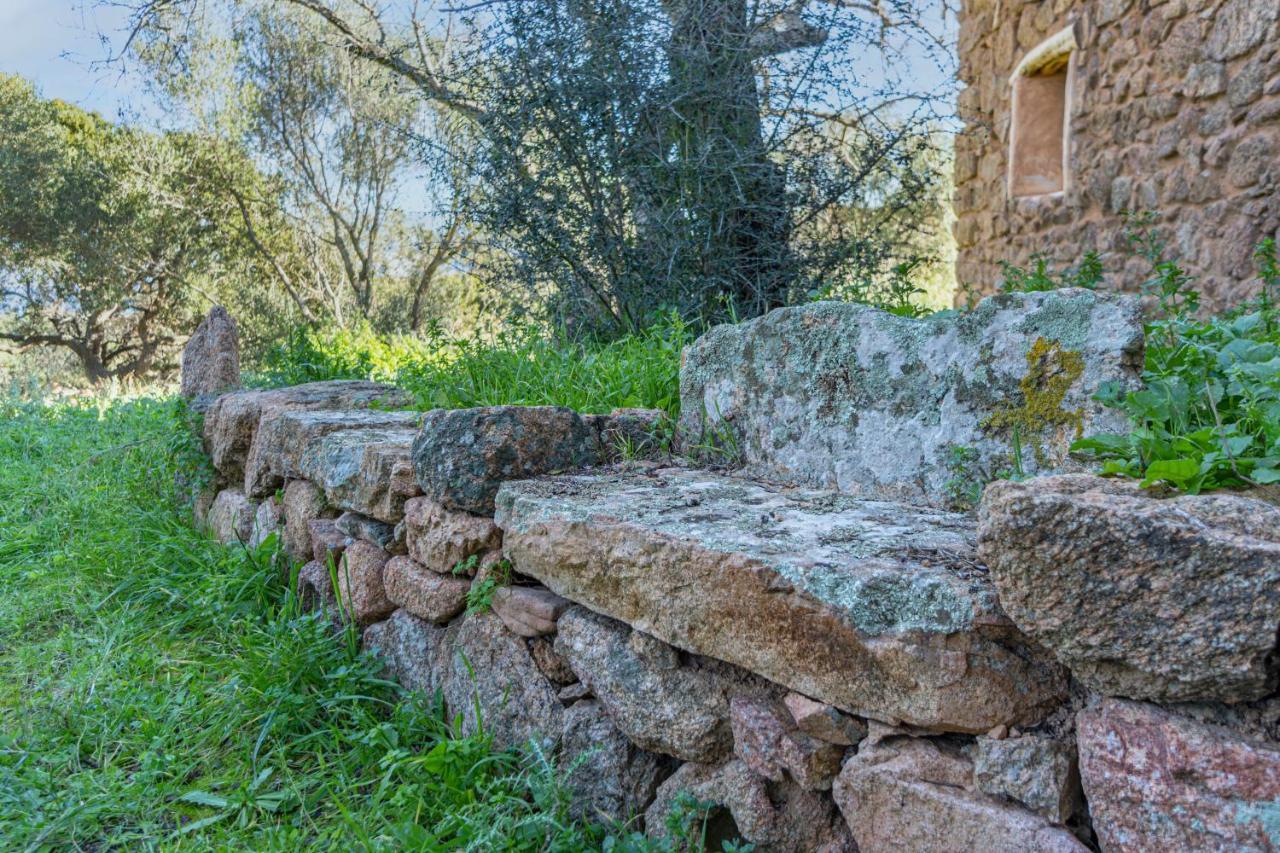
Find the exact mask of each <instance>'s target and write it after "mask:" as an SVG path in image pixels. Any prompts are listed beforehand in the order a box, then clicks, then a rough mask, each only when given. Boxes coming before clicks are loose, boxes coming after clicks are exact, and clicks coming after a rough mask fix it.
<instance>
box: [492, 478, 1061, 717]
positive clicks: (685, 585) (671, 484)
mask: <svg viewBox="0 0 1280 853" xmlns="http://www.w3.org/2000/svg"><path fill="white" fill-rule="evenodd" d="M496 520H497V523H498V525H499V526H500V527H502V528H503V531H504V550H505V552H506V555H507V556H508V557H509V558H510V559H511V560H512V561H513V562H514V565H515V568H516V569H517V571H520V572H522V573H525V574H528V575H532V576H534V577H536V578H538V579H539V580H540V581H542V582H543V583H544V584H546V585H547V586H548V587H550V588H551V589H552V590H554V591H555V592H557V593H559V594H560V595H563V596H565V597H566V598H569V599H571V600H573V601H576V602H580V603H582V604H585V605H586V606H587V607H589V608H591V609H592V610H595V611H597V612H600V613H604V614H607V615H609V616H612V617H614V618H615V619H619V620H621V621H623V622H626V623H628V624H630V625H631V626H632V627H634V628H636V629H638V630H640V631H644V632H646V633H648V634H651V635H653V636H655V637H657V638H659V639H661V640H663V641H665V642H667V643H670V644H672V645H674V646H677V647H678V648H681V649H684V650H686V651H689V652H694V653H697V654H702V655H707V656H710V657H714V658H719V659H720V660H725V661H729V662H730V663H734V664H737V665H739V666H741V667H744V668H746V669H748V670H751V671H752V672H756V673H758V674H760V675H762V676H764V677H766V678H768V679H770V680H772V681H775V682H778V683H780V684H783V685H786V686H787V687H790V688H792V689H793V690H796V691H798V692H800V693H803V694H805V695H806V696H811V697H814V698H817V699H821V700H823V701H825V702H829V703H830V704H832V705H836V706H837V707H840V708H842V709H844V710H847V711H851V712H854V713H857V714H861V715H865V716H870V717H875V718H877V719H881V720H886V721H890V722H893V721H901V722H905V723H909V724H911V725H915V726H922V727H928V728H932V729H938V730H947V731H962V732H983V731H987V730H989V729H991V728H992V727H994V726H996V725H1000V724H1005V725H1015V724H1018V725H1023V724H1027V723H1030V722H1032V721H1035V720H1037V719H1039V718H1041V717H1042V716H1043V715H1044V714H1045V713H1046V712H1047V711H1049V710H1050V709H1052V708H1053V707H1054V706H1055V705H1056V704H1057V703H1058V702H1059V701H1060V699H1061V698H1062V696H1063V695H1065V689H1066V687H1065V678H1064V671H1063V670H1062V669H1061V668H1060V667H1059V666H1058V665H1056V664H1055V663H1053V662H1052V660H1051V658H1049V657H1048V656H1047V654H1045V653H1044V652H1042V651H1040V650H1038V649H1035V648H1034V647H1032V646H1030V645H1029V644H1028V643H1027V642H1026V641H1025V639H1024V638H1023V637H1022V635H1021V634H1020V633H1019V632H1018V631H1017V629H1016V628H1015V627H1014V626H1013V625H1012V623H1011V622H1009V620H1008V619H1007V618H1005V616H1004V614H1003V613H1002V612H1001V611H1000V608H999V605H998V603H997V601H996V596H995V591H994V589H993V587H992V585H991V583H990V581H989V579H988V578H987V573H986V570H985V568H983V567H982V566H981V565H980V564H979V563H978V562H977V561H976V558H975V556H974V527H973V522H972V521H971V520H970V519H969V518H968V517H966V516H963V515H959V514H955V513H948V512H944V511H941V510H936V509H930V508H923V507H915V506H908V505H904V504H898V503H892V502H887V501H871V500H858V499H855V498H851V497H849V496H847V495H841V494H838V493H834V492H819V491H809V490H800V489H783V488H778V487H772V486H768V485H765V484H762V483H759V482H754V481H748V480H743V479H738V478H734V477H730V476H725V475H720V474H714V473H710V472H707V471H693V470H689V469H680V468H665V469H657V470H654V469H649V470H621V469H619V470H611V471H606V472H602V473H596V474H582V475H570V476H560V477H549V478H543V479H539V480H526V481H519V482H509V483H505V484H503V486H502V488H501V490H500V491H499V492H498V497H497V517H496Z"/></svg>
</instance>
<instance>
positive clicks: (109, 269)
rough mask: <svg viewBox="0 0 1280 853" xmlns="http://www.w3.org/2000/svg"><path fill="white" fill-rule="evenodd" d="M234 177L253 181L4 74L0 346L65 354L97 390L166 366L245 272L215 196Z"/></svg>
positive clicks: (185, 144) (179, 141) (233, 154)
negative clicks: (222, 287)
mask: <svg viewBox="0 0 1280 853" xmlns="http://www.w3.org/2000/svg"><path fill="white" fill-rule="evenodd" d="M228 171H239V172H240V173H241V174H242V175H246V176H252V175H253V171H252V167H251V164H249V163H248V161H247V160H246V159H245V158H244V157H243V156H242V154H240V153H239V152H237V151H235V150H231V149H227V148H225V147H221V146H218V145H214V144H210V142H209V141H208V140H204V139H201V138H199V137H195V136H192V135H190V134H181V133H169V134H156V133H148V132H144V131H140V130H137V129H133V128H128V127H120V126H115V125H112V124H110V123H108V122H106V121H104V120H103V119H102V118H100V117H99V116H97V115H95V114H92V113H86V112H84V111H82V110H80V109H78V108H76V107H74V106H71V105H69V104H66V103H63V102H60V101H55V100H45V99H43V98H41V97H40V96H39V94H38V93H37V92H36V90H35V89H34V87H33V86H32V85H31V84H29V83H28V82H26V81H25V80H23V79H22V78H19V77H13V76H0V198H3V199H4V200H5V203H4V204H3V205H0V314H2V315H3V318H2V319H3V322H2V323H0V343H4V344H6V345H7V346H8V347H9V348H27V347H33V346H46V347H53V348H58V349H62V350H65V351H69V352H71V353H73V354H74V355H75V357H76V359H77V360H78V361H79V363H80V365H81V367H82V368H83V370H84V374H85V376H86V377H87V378H88V379H89V380H91V381H94V382H99V381H103V380H106V379H111V378H129V377H138V376H142V375H145V374H147V373H150V372H152V371H154V370H157V369H159V368H161V367H163V366H165V363H166V361H167V360H168V359H170V358H171V356H172V355H173V353H174V348H175V345H176V343H177V341H178V340H180V339H181V338H182V336H183V335H184V334H185V333H186V332H188V331H189V330H190V328H191V327H192V326H193V325H194V322H195V319H196V314H197V312H198V311H199V307H198V306H199V304H200V302H201V300H200V299H199V298H198V297H199V294H200V293H202V292H205V293H207V292H209V291H211V290H213V289H214V288H216V287H218V286H219V284H220V281H221V279H222V278H223V277H224V276H225V275H226V274H227V273H228V271H229V270H232V269H234V268H236V267H237V265H238V264H240V263H241V262H242V261H243V257H244V256H243V248H244V247H243V245H242V244H241V243H240V241H239V238H238V236H237V234H236V232H235V229H234V227H232V223H233V216H234V211H233V210H232V209H231V208H230V206H229V205H228V204H227V203H226V201H225V199H223V198H222V197H221V195H220V194H219V193H218V192H216V191H215V189H214V184H215V183H216V180H217V176H220V175H226V174H227V173H228ZM213 298H214V297H210V299H209V300H207V301H212V299H213ZM206 304H207V302H206Z"/></svg>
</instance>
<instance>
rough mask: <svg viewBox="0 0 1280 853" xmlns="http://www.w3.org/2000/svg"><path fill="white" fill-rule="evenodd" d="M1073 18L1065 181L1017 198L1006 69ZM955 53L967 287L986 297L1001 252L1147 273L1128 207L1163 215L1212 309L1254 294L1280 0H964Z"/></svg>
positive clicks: (1272, 186) (1267, 206)
mask: <svg viewBox="0 0 1280 853" xmlns="http://www.w3.org/2000/svg"><path fill="white" fill-rule="evenodd" d="M1067 28H1072V29H1073V31H1074V39H1075V44H1076V48H1075V51H1074V56H1073V57H1072V62H1071V67H1070V69H1069V71H1068V72H1067V73H1068V74H1069V75H1070V83H1069V89H1068V94H1069V101H1070V103H1069V105H1068V107H1067V132H1066V139H1067V142H1066V145H1067V151H1066V166H1067V172H1068V177H1067V185H1066V188H1065V191H1064V192H1062V193H1060V194H1046V195H1033V196H1025V197H1013V196H1012V194H1011V193H1010V169H1009V156H1010V142H1011V135H1012V134H1013V132H1014V127H1015V126H1021V125H1020V124H1017V125H1015V118H1014V116H1013V115H1012V113H1013V103H1012V97H1011V95H1012V89H1013V85H1012V83H1011V75H1013V74H1014V72H1015V69H1017V68H1018V66H1019V63H1020V62H1022V61H1023V59H1024V57H1027V56H1028V54H1030V53H1032V52H1033V51H1035V49H1036V48H1037V46H1038V45H1040V44H1042V43H1044V42H1045V41H1046V40H1047V39H1050V38H1051V37H1052V36H1053V35H1054V34H1056V33H1060V32H1062V31H1064V30H1065V29H1067ZM959 52H960V76H961V79H962V81H963V83H964V84H965V85H966V86H967V88H965V89H964V90H963V91H962V93H961V95H960V114H961V118H962V120H963V121H964V123H965V131H964V132H963V133H962V134H961V135H960V137H959V138H958V139H957V142H956V164H955V206H956V213H957V217H958V219H957V223H956V228H955V233H956V239H957V242H958V244H959V259H958V266H957V278H958V280H959V281H960V282H961V284H962V285H968V286H971V287H973V288H975V289H977V290H978V291H979V292H983V293H990V292H991V291H992V290H994V289H995V288H996V287H997V286H998V284H999V282H1000V280H1001V270H1000V267H999V261H1001V260H1008V261H1010V262H1013V263H1015V264H1020V265H1025V264H1027V262H1028V261H1029V260H1030V258H1031V256H1032V255H1033V254H1034V253H1041V254H1043V255H1045V256H1047V257H1048V258H1050V259H1051V260H1052V261H1054V262H1056V263H1057V264H1060V265H1068V264H1075V263H1077V262H1078V261H1079V260H1080V258H1081V257H1082V256H1083V254H1084V253H1085V252H1086V251H1090V250H1093V251H1097V252H1099V253H1100V254H1101V255H1102V256H1103V262H1104V266H1105V268H1106V270H1107V272H1108V276H1107V282H1108V286H1117V287H1119V288H1121V289H1124V290H1129V291H1134V290H1136V289H1137V288H1138V287H1139V285H1140V284H1141V282H1142V281H1143V279H1144V278H1145V277H1146V275H1147V274H1148V273H1147V272H1146V271H1145V268H1144V266H1143V264H1142V263H1141V262H1139V261H1137V260H1136V259H1134V258H1133V257H1132V256H1131V255H1130V254H1129V253H1128V251H1127V245H1126V240H1125V223H1124V220H1123V217H1122V212H1123V211H1126V210H1131V211H1154V212H1156V213H1157V216H1158V219H1157V224H1156V227H1157V231H1158V233H1159V234H1160V236H1161V237H1163V238H1164V239H1165V240H1166V241H1167V242H1168V244H1169V246H1170V251H1171V253H1172V252H1176V253H1177V255H1179V256H1180V257H1181V259H1182V261H1183V263H1184V264H1185V266H1186V267H1187V269H1188V270H1189V271H1190V272H1192V273H1193V274H1195V275H1197V276H1198V278H1199V282H1198V286H1199V287H1200V289H1201V290H1202V292H1203V293H1204V295H1205V300H1204V301H1205V304H1206V307H1209V308H1222V307H1227V306H1230V305H1234V304H1236V303H1238V301H1239V300H1240V299H1241V298H1243V297H1245V296H1246V295H1247V294H1249V293H1251V292H1252V290H1253V287H1254V285H1255V284H1256V281H1257V279H1256V275H1255V271H1254V265H1253V260H1252V254H1253V251H1254V248H1255V247H1256V246H1257V244H1258V243H1259V242H1260V241H1261V240H1262V239H1263V238H1265V237H1268V236H1271V237H1275V236H1277V234H1280V192H1278V188H1280V3H1277V2H1276V0H966V2H965V3H964V10H963V15H962V18H961V26H960V45H959ZM1019 109H1020V110H1021V109H1022V105H1021V104H1020V105H1019Z"/></svg>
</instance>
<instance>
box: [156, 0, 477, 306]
mask: <svg viewBox="0 0 1280 853" xmlns="http://www.w3.org/2000/svg"><path fill="white" fill-rule="evenodd" d="M151 9H152V11H151V14H150V16H149V17H148V18H147V19H146V25H145V26H143V27H141V28H140V29H139V31H138V38H137V39H136V41H135V42H134V43H133V47H134V50H133V52H134V54H135V56H136V58H137V60H138V61H139V63H140V64H141V66H142V68H143V69H144V71H145V72H146V74H147V76H148V77H149V78H150V79H151V80H152V81H153V84H154V85H153V93H154V94H156V95H157V96H159V97H160V99H161V100H162V101H163V102H164V103H165V104H166V105H167V106H168V107H169V108H170V109H171V110H172V111H173V112H174V113H175V114H177V115H180V116H182V117H183V120H185V121H187V122H189V123H192V124H194V125H195V126H197V127H199V128H201V129H202V130H203V131H204V132H206V133H208V134H210V135H213V136H217V137H219V138H222V139H227V140H230V141H231V142H233V143H234V144H237V145H241V146H243V147H244V148H246V149H247V150H250V151H253V152H254V153H255V155H256V156H257V157H258V158H259V159H260V161H261V162H262V163H263V164H264V169H265V170H267V171H268V173H269V174H270V175H271V178H272V180H273V182H274V185H275V186H276V187H278V189H279V194H278V195H279V197H278V198H276V197H271V196H268V197H262V196H261V195H260V194H256V193H254V192H252V191H251V190H250V189H249V188H246V187H241V186H237V185H235V184H234V183H227V184H225V185H224V189H225V191H226V192H227V194H228V195H229V197H231V198H232V199H233V200H234V201H235V203H236V207H237V209H238V211H239V214H240V216H241V218H242V220H243V225H244V230H245V232H246V234H247V236H248V237H249V238H250V240H251V242H252V244H253V246H254V249H255V250H256V251H257V252H258V253H259V254H260V256H261V257H262V259H263V261H264V269H265V271H267V272H268V274H269V275H270V277H271V279H272V280H273V281H275V282H276V284H277V285H279V286H281V287H283V288H284V290H285V291H287V293H288V294H289V296H290V298H291V300H292V301H293V302H294V303H295V305H296V307H297V309H298V310H299V311H300V313H301V314H302V317H303V319H304V320H306V321H307V322H318V321H320V320H321V319H324V320H327V321H329V322H334V323H338V324H340V325H341V324H345V323H347V322H348V321H349V320H350V319H351V318H352V317H354V318H357V319H360V320H364V321H371V322H373V323H375V324H376V325H378V326H379V327H380V328H385V329H405V328H413V329H416V328H419V327H420V326H421V324H422V323H423V322H425V320H426V318H428V317H429V316H430V313H431V312H430V305H429V302H430V300H431V297H432V296H435V295H436V294H434V293H433V292H432V291H434V290H437V289H439V287H440V285H441V282H440V279H441V277H443V276H444V275H445V274H446V273H448V272H449V271H450V267H451V266H452V265H453V263H454V261H455V259H456V258H457V256H458V255H459V253H460V252H461V251H462V250H463V249H464V247H465V246H466V245H467V243H468V242H469V240H470V236H471V235H470V229H469V227H468V225H467V222H466V206H467V205H466V202H467V198H468V196H467V187H466V183H465V172H466V164H467V162H468V153H467V147H466V146H467V141H468V140H467V137H466V134H464V133H461V132H459V129H458V127H457V125H456V123H455V122H453V121H451V120H450V118H449V117H448V116H444V117H441V116H439V115H436V114H435V113H433V112H432V111H431V110H430V108H429V105H426V104H424V102H423V101H422V100H421V99H419V98H418V97H416V94H415V93H414V92H413V91H412V90H411V89H409V88H408V87H406V86H404V85H402V84H401V82H400V80H399V78H398V77H396V76H395V75H393V74H392V73H391V72H390V71H388V70H387V69H385V68H383V67H382V66H379V65H377V64H375V63H372V62H369V61H367V60H364V59H361V58H360V57H358V56H356V55H355V54H353V53H352V52H350V51H348V50H345V49H344V48H342V47H341V46H340V45H335V44H334V43H333V42H332V40H331V39H329V38H328V37H327V36H328V32H327V29H326V27H325V26H324V24H323V23H322V22H321V21H320V20H319V19H318V18H316V17H315V16H313V15H311V14H309V13H307V12H305V11H302V10H299V9H296V8H294V7H292V6H290V5H289V4H285V3H278V2H272V0H201V2H199V3H194V4H190V3H161V4H154V5H153V6H152V7H151ZM193 13H194V14H193ZM424 134H425V136H424ZM427 138H429V140H430V144H429V145H428V144H423V143H424V142H426V141H427ZM424 166H425V167H426V170H425V171H428V172H430V175H429V176H426V175H423V172H424V168H423V167H424ZM411 172H416V173H417V174H416V175H415V177H429V178H430V181H429V182H427V186H426V189H427V190H428V192H426V193H425V194H423V193H422V192H418V193H417V194H416V197H415V198H414V199H413V202H414V203H413V205H412V207H413V208H421V207H423V206H424V205H425V206H426V207H429V208H430V210H429V211H417V212H415V213H410V211H409V206H408V205H405V204H404V203H403V201H404V199H403V198H402V196H404V195H405V190H406V189H407V187H406V185H407V183H408V182H409V179H410V177H411ZM419 189H421V188H419ZM427 212H429V213H431V214H432V215H433V218H434V220H435V225H436V227H434V228H432V227H428V226H427V224H426V222H425V219H424V216H423V214H424V213H427ZM282 237H285V239H282ZM446 287H447V284H446ZM397 309H398V310H397Z"/></svg>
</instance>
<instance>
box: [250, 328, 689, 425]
mask: <svg viewBox="0 0 1280 853" xmlns="http://www.w3.org/2000/svg"><path fill="white" fill-rule="evenodd" d="M690 340H692V331H691V330H690V329H689V328H688V327H687V326H685V325H684V324H683V323H682V322H680V321H679V320H678V319H676V318H669V319H667V320H666V321H664V322H663V323H661V324H658V325H656V326H654V327H652V328H650V329H648V330H646V331H643V332H638V333H635V334H630V335H624V336H622V337H619V338H615V339H612V340H605V341H600V340H595V339H592V338H586V339H582V340H576V341H571V340H568V339H567V336H565V335H563V334H561V335H557V334H551V335H548V334H543V333H541V332H539V331H537V330H535V329H533V328H531V327H528V326H514V327H512V328H509V329H506V330H505V331H503V332H501V333H499V334H497V335H496V336H494V337H493V338H490V339H486V338H481V337H473V338H467V339H451V338H448V337H447V336H445V335H444V334H443V333H442V332H440V330H439V328H438V327H433V328H432V329H429V330H428V334H427V336H426V337H424V338H414V337H407V336H390V337H386V336H379V335H377V334H376V333H373V332H372V331H370V330H368V329H358V330H355V331H352V330H341V329H327V330H326V329H299V330H297V331H296V332H295V333H294V334H293V335H291V336H290V338H289V340H288V341H287V342H285V343H284V344H282V345H281V346H280V347H279V348H278V349H276V350H275V351H274V352H273V353H272V354H271V355H270V357H269V358H268V360H267V369H266V371H265V373H264V374H263V376H262V379H263V380H264V381H267V382H270V383H273V384H275V383H279V384H289V385H292V384H297V383H300V382H310V381H314V380H319V379H377V380H383V381H392V382H395V383H396V384H398V385H400V386H401V387H403V388H406V389H408V390H409V391H411V392H413V394H414V395H415V397H416V398H417V403H418V406H419V407H420V408H423V409H435V408H469V407H472V406H497V405H526V406H537V405H556V406H569V407H571V408H573V409H576V410H578V411H580V412H596V413H602V412H609V411H611V410H612V409H615V408H621V407H633V406H634V407H645V408H658V409H664V410H666V411H667V412H669V413H671V414H673V415H674V414H675V413H676V412H677V411H678V410H679V405H680V399H679V398H680V379H679V373H680V351H681V349H682V348H683V347H684V345H685V344H687V343H689V342H690Z"/></svg>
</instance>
